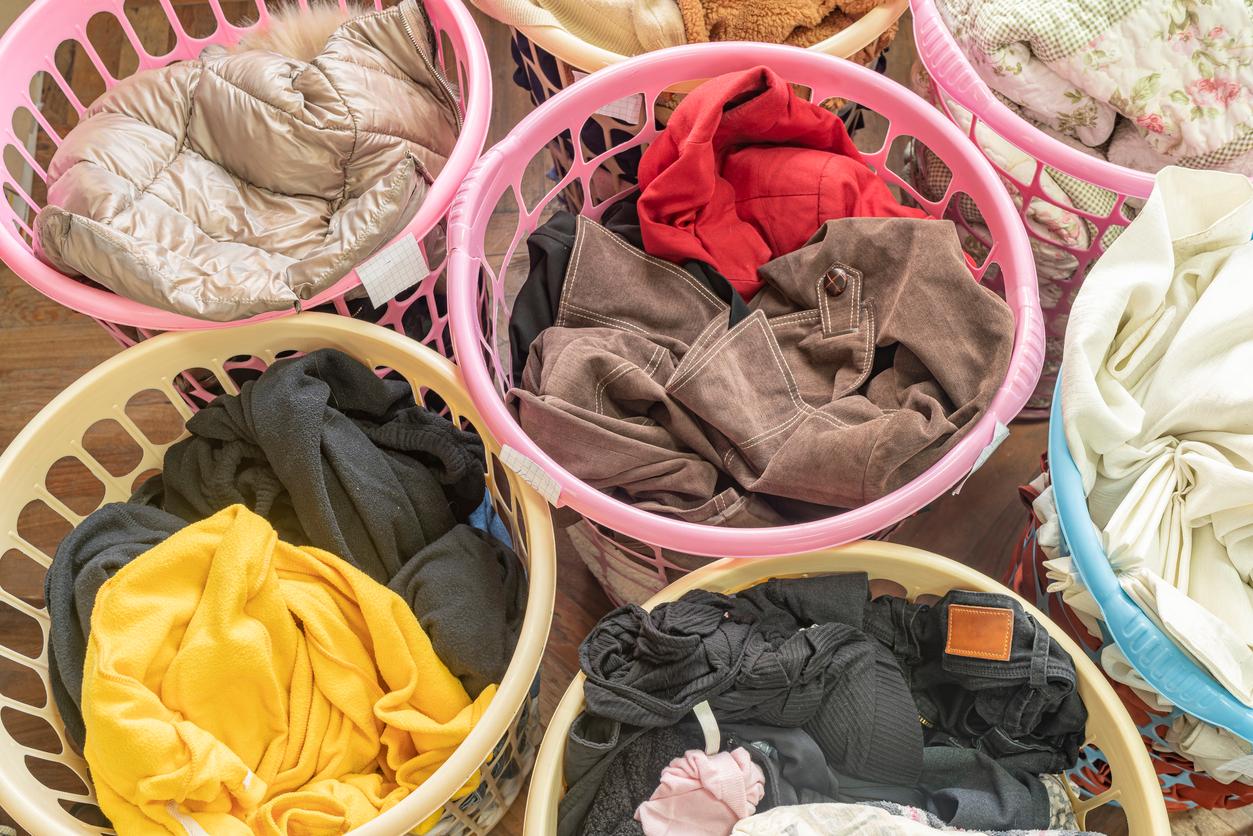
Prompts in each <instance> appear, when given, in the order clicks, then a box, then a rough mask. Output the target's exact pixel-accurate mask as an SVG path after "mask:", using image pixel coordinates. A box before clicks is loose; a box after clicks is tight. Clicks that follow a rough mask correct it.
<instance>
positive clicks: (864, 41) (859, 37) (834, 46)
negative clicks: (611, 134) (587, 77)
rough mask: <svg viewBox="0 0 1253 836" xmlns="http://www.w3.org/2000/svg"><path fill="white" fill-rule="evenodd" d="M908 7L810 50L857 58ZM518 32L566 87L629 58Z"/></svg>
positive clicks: (894, 3)
mask: <svg viewBox="0 0 1253 836" xmlns="http://www.w3.org/2000/svg"><path fill="white" fill-rule="evenodd" d="M907 8H909V0H888V2H886V3H884V4H882V5H880V6H876V7H875V8H873V9H871V10H870V11H868V12H866V14H864V15H863V16H862V17H860V18H858V19H857V20H856V21H855V22H854V23H853V25H851V26H849V27H848V28H846V29H842V30H840V31H839V32H837V33H835V34H834V35H832V36H831V37H829V38H827V39H826V40H823V41H819V42H818V43H816V44H814V45H813V46H810V47H807V48H808V49H812V50H815V51H817V52H821V53H823V54H825V55H834V56H835V57H837V58H847V57H848V56H850V55H855V54H857V53H858V52H860V51H861V50H863V49H865V48H866V47H867V46H869V45H870V44H872V43H874V42H875V41H876V40H878V38H879V36H880V35H882V34H883V33H884V32H886V31H887V29H888V27H889V26H891V25H892V24H893V23H895V22H896V21H897V20H898V19H899V18H900V16H901V15H903V14H904V13H905V10H906V9H907ZM515 29H516V31H518V32H521V33H522V34H523V35H524V36H525V37H526V39H527V40H529V41H530V42H531V43H532V44H535V45H536V46H538V47H540V48H542V49H543V50H544V51H545V52H547V53H549V54H550V55H552V56H553V57H554V58H556V59H557V61H558V65H559V66H560V65H562V64H564V65H565V66H564V67H561V70H562V78H563V79H564V80H565V82H566V84H569V83H570V82H571V81H573V80H575V79H573V78H572V77H571V76H570V74H569V73H570V70H575V71H578V72H583V73H593V72H595V71H596V70H599V69H603V68H604V67H608V66H609V65H610V64H616V63H618V62H619V61H625V60H626V59H627V56H625V55H619V54H618V53H616V52H610V51H609V50H607V49H601V48H600V47H598V46H594V45H592V44H589V43H588V42H587V41H584V40H582V39H581V38H578V37H575V36H574V35H573V34H571V33H570V32H569V31H567V30H565V29H562V28H560V27H557V26H518V27H515ZM541 77H542V75H541ZM555 92H557V91H556V90H555V89H553V90H548V91H546V93H547V95H545V96H544V98H545V99H547V98H548V96H551V95H552V94H553V93H555Z"/></svg>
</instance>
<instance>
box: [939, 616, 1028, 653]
mask: <svg viewBox="0 0 1253 836" xmlns="http://www.w3.org/2000/svg"><path fill="white" fill-rule="evenodd" d="M1013 638H1014V611H1013V610H1007V609H1001V608H1000V607H973V606H970V605H967V604H950V605H949V608H948V642H947V643H946V644H945V645H944V652H945V653H947V654H949V655H950V656H969V657H972V658H975V659H995V660H997V661H1000V662H1008V661H1009V648H1010V644H1011V642H1012V641H1013Z"/></svg>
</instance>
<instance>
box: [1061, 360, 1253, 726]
mask: <svg viewBox="0 0 1253 836" xmlns="http://www.w3.org/2000/svg"><path fill="white" fill-rule="evenodd" d="M1049 470H1050V473H1051V476H1052V479H1053V496H1054V499H1055V500H1056V502H1057V516H1058V521H1059V522H1060V523H1061V530H1062V539H1063V543H1062V547H1063V551H1069V553H1070V556H1071V559H1072V560H1073V561H1074V565H1075V568H1076V569H1078V571H1079V577H1080V578H1082V580H1083V583H1084V585H1086V586H1087V587H1088V589H1089V590H1090V591H1091V593H1092V597H1093V598H1095V599H1096V602H1097V604H1098V605H1100V608H1101V617H1102V619H1103V620H1104V623H1105V629H1106V631H1107V632H1108V633H1109V636H1110V637H1111V638H1112V639H1113V640H1114V642H1115V643H1116V644H1117V645H1118V648H1119V649H1120V650H1122V652H1123V653H1124V654H1125V655H1126V657H1127V660H1128V661H1129V662H1130V663H1131V664H1132V666H1133V667H1134V668H1135V669H1136V671H1138V672H1139V674H1140V675H1141V676H1143V677H1144V679H1145V681H1147V682H1148V683H1149V684H1150V685H1152V686H1153V687H1154V688H1156V689H1157V690H1158V692H1160V693H1161V694H1162V695H1163V696H1164V697H1166V698H1167V699H1168V700H1170V701H1171V702H1173V703H1174V704H1175V705H1176V706H1178V707H1179V708H1180V709H1181V710H1183V711H1185V712H1187V713H1188V714H1191V715H1192V716H1194V717H1197V718H1199V719H1201V720H1204V721H1205V722H1207V723H1209V724H1211V725H1214V726H1220V727H1221V728H1224V729H1227V730H1228V731H1230V732H1231V733H1232V734H1235V735H1238V736H1239V737H1241V738H1243V739H1244V740H1250V741H1253V708H1249V707H1248V706H1246V705H1245V704H1244V703H1242V702H1240V701H1239V700H1238V699H1236V698H1235V697H1234V696H1232V695H1231V692H1229V691H1228V690H1227V689H1226V688H1225V687H1223V686H1222V685H1221V684H1220V683H1219V682H1218V681H1217V680H1216V679H1214V677H1213V676H1211V675H1210V674H1209V672H1207V671H1206V670H1204V669H1203V668H1201V667H1200V666H1199V665H1198V664H1197V663H1196V662H1194V661H1193V660H1192V659H1191V658H1190V657H1189V656H1188V655H1187V654H1185V653H1184V652H1183V651H1182V650H1181V649H1180V648H1179V646H1178V645H1176V644H1175V642H1174V641H1173V640H1172V639H1171V638H1170V637H1169V636H1167V635H1166V634H1165V633H1164V632H1162V630H1161V628H1159V627H1158V626H1157V625H1156V624H1154V623H1153V622H1152V620H1151V619H1150V618H1149V617H1148V616H1147V615H1145V613H1144V611H1143V610H1142V609H1140V607H1139V606H1138V605H1137V604H1136V603H1135V602H1134V601H1133V600H1131V597H1130V596H1129V595H1127V593H1126V592H1125V591H1123V588H1122V587H1121V586H1120V585H1119V583H1118V578H1117V577H1116V576H1115V575H1114V570H1113V569H1112V568H1111V567H1110V564H1109V558H1107V557H1106V555H1105V549H1104V547H1103V546H1102V545H1101V539H1100V535H1099V533H1098V532H1097V529H1096V526H1094V525H1093V524H1092V518H1091V516H1090V514H1089V513H1088V503H1087V497H1085V496H1084V493H1083V480H1082V478H1081V477H1080V475H1079V468H1078V467H1077V466H1076V465H1075V460H1074V458H1073V457H1072V456H1071V455H1070V447H1069V446H1068V445H1067V443H1066V433H1065V430H1064V428H1063V426H1062V393H1061V386H1060V384H1059V385H1058V387H1057V388H1056V390H1055V391H1054V395H1053V406H1052V414H1051V415H1050V417H1049Z"/></svg>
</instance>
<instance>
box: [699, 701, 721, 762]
mask: <svg viewBox="0 0 1253 836" xmlns="http://www.w3.org/2000/svg"><path fill="white" fill-rule="evenodd" d="M692 713H693V714H695V715H696V721H697V722H698V723H700V730H701V732H702V733H703V734H704V735H705V754H706V755H716V754H718V752H720V751H721V750H722V732H721V731H719V729H718V720H717V718H715V717H714V710H713V709H712V708H711V707H710V706H709V701H708V700H702V701H701V702H698V703H696V705H694V706H692Z"/></svg>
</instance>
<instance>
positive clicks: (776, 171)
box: [639, 67, 927, 299]
mask: <svg viewBox="0 0 1253 836" xmlns="http://www.w3.org/2000/svg"><path fill="white" fill-rule="evenodd" d="M639 182H640V199H639V216H640V231H641V233H642V234H643V239H644V249H645V250H646V251H647V252H648V253H649V254H650V255H654V256H657V257H659V258H664V259H667V260H669V261H674V262H680V263H681V262H684V261H688V260H691V259H695V260H697V261H703V262H705V263H707V264H709V265H711V266H712V267H714V269H716V270H717V271H718V272H719V273H721V274H722V275H724V276H726V277H727V279H728V280H729V281H730V282H731V284H732V285H733V286H734V287H735V289H736V290H738V291H739V293H740V295H741V296H743V297H744V298H745V299H751V298H752V297H753V296H754V294H756V293H757V291H758V290H760V289H761V287H762V282H761V280H760V279H758V278H757V268H758V267H760V266H762V265H763V264H765V263H766V262H767V261H770V260H771V259H773V258H776V257H778V256H781V255H786V254H787V253H790V252H794V251H795V250H798V249H800V248H801V247H802V246H804V245H805V242H807V241H808V240H809V238H810V237H811V236H812V235H813V234H814V233H815V232H817V231H818V228H819V227H820V226H822V224H823V223H825V222H826V221H828V220H832V219H834V218H849V217H905V218H925V217H927V214H926V213H925V212H922V211H919V210H917V209H912V208H909V207H905V206H901V205H900V204H899V203H897V202H896V199H895V198H894V197H893V196H892V193H891V192H890V191H889V190H888V187H887V184H885V183H884V182H883V181H882V180H880V179H879V178H878V177H877V176H876V175H875V173H874V172H873V171H871V170H870V169H869V168H868V167H867V166H866V164H865V162H863V161H862V157H861V154H860V153H858V151H857V148H856V147H855V146H854V145H853V141H852V139H850V138H849V135H848V131H846V130H845V129H844V123H843V122H841V121H840V120H839V118H838V117H836V116H835V114H833V113H831V112H830V111H828V110H825V109H823V108H821V107H818V106H817V105H815V104H811V103H810V102H807V101H805V100H804V99H801V98H800V97H798V96H797V95H796V94H795V93H794V92H792V88H791V87H790V86H789V85H788V83H787V82H786V81H785V80H784V79H783V78H781V77H780V76H779V75H777V74H776V73H775V72H774V71H772V70H770V69H768V68H766V67H756V68H754V69H751V70H745V71H743V72H738V73H730V74H728V75H724V76H719V77H718V78H714V79H711V80H709V81H707V82H705V83H704V84H702V85H701V86H700V87H698V88H697V89H696V90H695V91H693V92H692V93H691V94H689V95H688V96H687V97H686V98H685V99H683V101H682V102H680V103H679V106H678V107H677V108H676V109H675V111H674V113H673V115H672V116H671V117H670V122H669V124H668V125H667V127H666V129H665V131H663V132H662V133H661V134H659V135H658V136H657V138H656V139H655V140H654V141H653V143H652V145H650V146H649V148H648V150H647V151H645V152H644V155H643V157H642V159H641V160H640V168H639Z"/></svg>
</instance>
